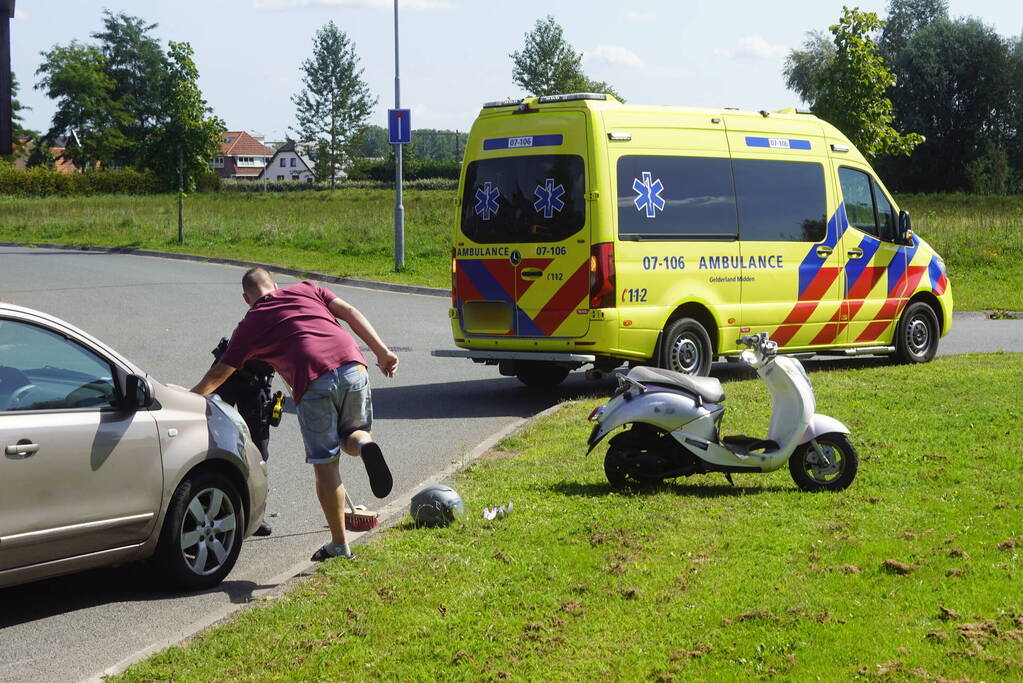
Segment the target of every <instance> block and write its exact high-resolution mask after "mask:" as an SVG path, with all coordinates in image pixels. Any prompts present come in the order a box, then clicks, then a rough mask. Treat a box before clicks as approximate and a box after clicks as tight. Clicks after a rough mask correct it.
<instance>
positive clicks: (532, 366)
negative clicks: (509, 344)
mask: <svg viewBox="0 0 1023 683" xmlns="http://www.w3.org/2000/svg"><path fill="white" fill-rule="evenodd" d="M568 373H569V369H568V368H566V367H564V366H561V365H557V364H555V363H545V362H543V361H535V360H532V361H521V362H518V363H516V364H515V376H516V377H518V378H519V381H520V382H522V383H523V384H525V385H526V386H527V387H529V388H530V389H550V388H552V387H556V386H558V385H559V384H561V383H562V382H563V381H565V378H566V377H568Z"/></svg>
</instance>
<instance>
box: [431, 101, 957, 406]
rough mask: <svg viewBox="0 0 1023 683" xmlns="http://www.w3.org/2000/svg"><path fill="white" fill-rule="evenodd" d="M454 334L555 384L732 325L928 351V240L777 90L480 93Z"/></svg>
mask: <svg viewBox="0 0 1023 683" xmlns="http://www.w3.org/2000/svg"><path fill="white" fill-rule="evenodd" d="M451 291H452V300H451V309H450V318H451V328H452V332H453V334H454V341H455V345H456V346H458V347H459V348H458V349H449V350H439V351H435V352H434V355H438V356H447V357H452V356H454V357H464V358H470V359H472V360H474V361H476V362H480V363H487V364H493V365H497V366H498V367H499V370H500V372H501V374H504V375H515V376H517V377H518V378H519V379H520V380H522V381H523V382H524V383H525V384H527V385H530V386H553V385H555V384H557V383H559V382H561V381H562V380H563V379H564V378H565V376H566V375H567V374H568V372H569V371H570V370H571V369H573V368H577V367H580V366H583V365H586V364H592V365H593V368H594V371H595V372H596V373H598V374H599V373H601V372H607V371H608V370H609V369H611V368H614V367H616V366H618V365H621V364H622V363H623V362H632V363H644V364H652V365H657V366H659V367H663V368H667V369H670V370H675V371H678V372H683V373H689V374H695V375H705V374H707V373H708V372H709V371H710V368H711V363H712V362H713V361H714V360H715V359H716V358H718V357H721V356H724V357H734V356H737V355H738V353H739V351H740V350H741V349H740V347H739V346H738V344H737V343H736V339H737V338H738V337H739V336H741V335H743V334H748V333H756V332H767V333H769V334H770V336H771V339H773V340H775V341H776V342H778V344H779V345H780V347H781V351H782V352H783V353H811V352H812V353H817V354H829V355H856V354H894V355H895V356H896V357H897V358H898V359H899V360H901V361H904V362H925V361H929V360H930V359H931V358H933V357H934V354H935V352H936V350H937V346H938V339H939V338H940V337H941V336H943V335H944V334H946V333H947V332H948V331H949V329H950V327H951V325H952V292H951V287H950V286H949V281H948V277H947V275H946V272H945V264H944V262H943V261H942V259H941V257H940V256H938V254H937V253H936V252H935V251H934V250H933V249H931V247H930V246H928V244H927V243H926V242H924V241H923V240H922V239H921V238H920V237H919V236H918V235H915V234H914V233H913V232H912V229H911V225H910V219H909V214H908V213H907V212H905V211H899V209H898V207H897V206H896V204H895V202H894V201H892V199H891V195H890V194H889V193H888V191H887V190H886V189H885V188H884V185H883V184H882V183H881V182H880V180H879V179H878V178H877V174H875V173H874V171H873V170H872V169H871V167H870V165H869V164H868V163H867V161H866V160H865V159H864V158H863V156H862V155H861V154H860V153H859V152H858V151H856V149H855V148H854V147H853V145H852V144H851V143H850V142H849V141H848V139H846V138H845V136H843V135H842V133H840V132H839V131H838V130H837V129H836V128H835V127H834V126H831V125H830V124H828V123H827V122H825V121H822V120H820V119H818V118H816V117H815V116H813V115H811V114H809V113H808V112H801V111H797V110H794V109H790V110H783V111H777V112H767V111H761V112H751V111H738V110H732V109H723V110H711V109H689V108H681V107H659V106H637V105H632V104H623V103H621V102H619V101H618V100H617V99H615V98H614V97H612V96H610V95H603V94H593V93H579V94H571V95H554V96H546V97H539V98H536V97H529V98H525V99H522V100H514V101H504V102H493V103H488V104H485V105H484V106H483V109H482V111H481V112H480V114H479V117H478V118H477V119H476V122H475V123H474V125H473V127H472V132H471V133H470V134H469V141H468V145H467V147H466V156H465V162H464V164H463V168H462V175H461V180H460V182H459V192H458V199H457V220H456V222H455V225H454V235H453V243H452V258H451Z"/></svg>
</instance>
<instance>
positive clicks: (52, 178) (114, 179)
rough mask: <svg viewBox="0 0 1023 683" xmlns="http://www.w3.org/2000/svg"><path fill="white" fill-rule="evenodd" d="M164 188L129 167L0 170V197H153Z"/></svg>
mask: <svg viewBox="0 0 1023 683" xmlns="http://www.w3.org/2000/svg"><path fill="white" fill-rule="evenodd" d="M166 189H167V188H164V187H163V185H162V183H161V182H160V180H159V179H158V178H157V177H156V175H154V174H153V173H151V172H149V171H136V170H135V169H131V168H126V169H98V170H94V171H88V172H86V173H59V172H58V171H56V170H54V169H52V168H46V167H43V166H37V167H35V168H29V169H25V170H21V169H13V168H8V169H0V195H13V196H16V197H47V196H52V195H61V196H71V195H75V196H78V195H91V194H154V193H157V192H161V191H166Z"/></svg>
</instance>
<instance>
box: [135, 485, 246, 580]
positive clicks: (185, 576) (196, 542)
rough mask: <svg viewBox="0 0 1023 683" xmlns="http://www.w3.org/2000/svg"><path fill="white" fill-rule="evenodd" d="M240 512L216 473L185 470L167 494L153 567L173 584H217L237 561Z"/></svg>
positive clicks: (230, 487)
mask: <svg viewBox="0 0 1023 683" xmlns="http://www.w3.org/2000/svg"><path fill="white" fill-rule="evenodd" d="M244 517H245V515H244V511H243V510H242V503H241V496H239V495H238V490H237V488H236V487H235V485H234V484H233V483H232V482H231V480H230V479H228V478H227V477H226V476H224V475H223V474H221V473H219V472H200V473H198V474H190V475H189V476H187V477H186V478H185V479H184V481H182V482H181V484H180V485H179V486H178V488H177V490H176V491H174V495H173V496H172V497H171V501H170V506H169V508H168V509H167V515H166V517H165V519H164V524H163V529H162V531H161V533H160V541H159V543H158V545H157V548H156V554H155V555H154V557H153V560H154V562H155V563H156V566H157V568H158V570H159V571H160V573H161V574H162V575H163V577H164V578H165V579H166V581H167V582H168V583H169V584H171V585H173V586H175V587H177V588H183V589H185V590H202V589H204V588H210V587H212V586H215V585H217V584H218V583H220V582H221V581H223V580H224V577H225V576H227V574H228V572H230V571H231V568H232V567H234V563H235V562H236V561H237V560H238V553H239V552H240V551H241V547H242V536H243V534H244V530H245V518H244Z"/></svg>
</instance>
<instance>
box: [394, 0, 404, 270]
mask: <svg viewBox="0 0 1023 683" xmlns="http://www.w3.org/2000/svg"><path fill="white" fill-rule="evenodd" d="M394 108H395V109H401V80H400V78H399V77H398V0H394ZM401 147H402V146H401V143H398V144H396V145H395V146H394V186H395V189H396V191H395V198H394V272H396V273H398V272H401V270H402V268H404V267H405V207H404V206H403V205H402V197H401Z"/></svg>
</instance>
